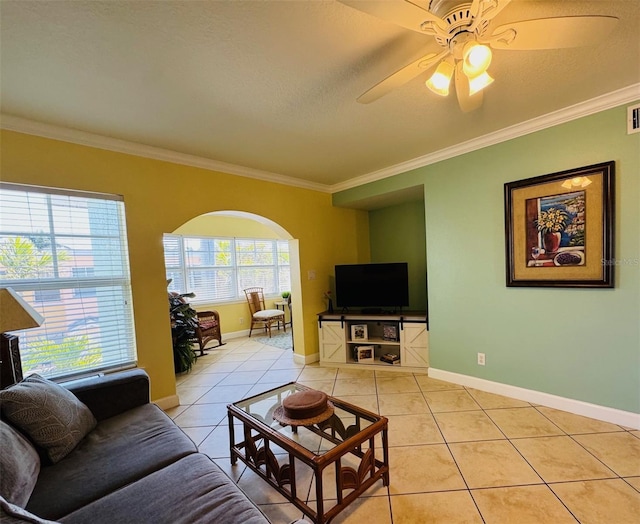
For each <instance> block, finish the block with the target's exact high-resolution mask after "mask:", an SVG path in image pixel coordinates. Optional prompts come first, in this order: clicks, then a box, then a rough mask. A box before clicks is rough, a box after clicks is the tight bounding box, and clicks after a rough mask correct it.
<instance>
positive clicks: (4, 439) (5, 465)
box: [0, 420, 40, 507]
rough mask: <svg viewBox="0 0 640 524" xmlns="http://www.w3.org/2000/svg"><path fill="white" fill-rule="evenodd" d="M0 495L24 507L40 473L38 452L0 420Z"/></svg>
mask: <svg viewBox="0 0 640 524" xmlns="http://www.w3.org/2000/svg"><path fill="white" fill-rule="evenodd" d="M0 442H1V443H2V453H0V495H1V496H3V497H4V498H5V499H7V501H9V502H11V503H12V504H17V505H18V506H21V507H25V506H26V505H27V502H28V501H29V497H30V496H31V493H32V492H33V487H34V486H35V485H36V480H38V473H40V457H39V456H38V452H37V451H36V450H35V448H34V447H33V446H32V445H31V443H30V442H28V441H27V439H26V438H24V437H23V436H22V435H20V433H18V432H17V431H16V430H15V429H13V428H12V427H11V426H10V425H9V424H6V423H5V422H3V421H1V420H0Z"/></svg>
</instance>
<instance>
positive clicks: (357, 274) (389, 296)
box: [336, 262, 409, 312]
mask: <svg viewBox="0 0 640 524" xmlns="http://www.w3.org/2000/svg"><path fill="white" fill-rule="evenodd" d="M336 305H337V306H338V307H341V308H362V309H364V310H372V311H373V312H375V311H377V310H393V311H397V310H399V309H401V308H402V307H404V306H408V305H409V271H408V264H407V263H406V262H393V263H387V264H344V265H337V266H336Z"/></svg>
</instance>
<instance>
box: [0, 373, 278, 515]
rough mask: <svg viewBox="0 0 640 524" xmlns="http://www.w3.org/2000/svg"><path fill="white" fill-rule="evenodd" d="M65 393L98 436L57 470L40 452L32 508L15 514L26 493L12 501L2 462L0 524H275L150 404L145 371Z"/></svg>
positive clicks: (86, 438)
mask: <svg viewBox="0 0 640 524" xmlns="http://www.w3.org/2000/svg"><path fill="white" fill-rule="evenodd" d="M66 387H67V389H68V390H70V391H71V392H72V393H73V394H74V395H75V396H76V397H77V399H79V400H80V401H81V402H82V403H84V404H85V405H86V406H87V407H88V408H89V409H90V411H91V413H92V414H93V416H94V417H95V421H93V422H92V423H93V425H92V426H91V427H93V429H91V430H90V431H89V432H88V434H86V436H84V437H83V438H81V440H80V442H79V443H78V444H77V445H76V446H75V447H73V449H72V451H70V452H69V453H68V454H67V455H66V456H64V458H62V459H60V460H59V461H57V462H56V463H54V464H50V463H49V464H47V458H46V455H44V454H43V453H42V450H39V451H40V458H41V460H40V463H41V465H40V467H39V472H37V471H35V472H34V473H35V474H37V480H36V481H35V486H34V487H33V491H32V493H31V495H30V496H28V495H27V496H28V501H27V503H26V506H25V505H23V504H22V505H21V504H18V505H17V506H16V505H15V501H12V500H10V499H11V497H12V496H13V498H14V499H16V498H17V499H20V498H21V496H22V495H24V494H25V493H24V491H21V490H22V489H27V488H22V487H20V486H18V487H17V488H16V487H15V486H14V487H13V489H14V491H13V493H11V492H10V491H11V490H10V489H9V488H6V487H5V484H6V483H7V482H9V480H8V479H10V478H11V477H12V473H13V472H12V471H8V470H7V469H8V468H10V467H11V466H10V465H8V463H7V462H6V461H4V459H3V461H4V462H3V468H5V471H2V472H0V474H2V475H3V480H2V481H1V483H2V485H3V491H6V493H0V494H1V495H2V497H3V499H2V503H1V504H0V508H1V511H0V522H2V523H5V522H7V523H9V522H46V520H50V521H56V522H63V523H69V524H85V523H91V524H100V523H105V524H118V523H136V524H142V523H153V524H160V523H167V524H169V523H170V524H176V523H189V524H191V523H199V522H203V523H204V522H207V523H221V524H224V523H229V524H232V523H233V524H236V523H243V524H264V523H268V522H269V521H268V520H267V518H266V517H265V515H264V514H263V513H262V512H261V511H260V510H259V509H258V508H257V506H255V505H254V504H253V503H252V502H251V501H250V500H249V499H248V498H247V497H246V495H245V494H244V493H243V492H242V491H241V490H240V489H239V488H238V487H237V486H236V484H235V483H234V482H233V481H232V480H231V479H230V478H229V477H227V475H226V474H225V473H224V472H223V471H222V470H221V469H220V468H219V467H218V466H217V465H216V464H215V463H214V462H212V461H211V460H210V459H209V458H208V457H207V456H205V455H203V454H201V453H198V450H197V448H196V446H195V444H194V443H193V442H192V441H191V440H190V439H189V437H187V436H186V435H185V433H184V432H183V431H182V430H181V429H180V428H179V427H177V426H176V425H175V424H174V423H173V421H172V420H171V419H170V418H169V417H168V416H167V415H166V414H165V413H164V412H162V411H161V410H160V409H159V408H158V407H157V406H155V405H154V404H151V403H150V402H149V378H148V376H147V374H146V373H145V372H144V371H142V370H139V369H136V370H132V371H125V372H120V373H115V374H112V375H107V376H103V377H96V378H91V379H87V380H82V381H78V382H76V383H74V384H73V385H68V386H66ZM5 391H6V390H5ZM2 393H4V391H3V392H2ZM65 393H66V392H65ZM0 398H2V413H3V419H4V420H3V421H1V422H0V424H3V425H4V426H2V429H3V434H4V435H6V434H7V433H6V432H7V431H15V427H9V426H14V425H12V424H9V423H8V421H7V418H8V417H7V416H6V411H5V407H6V406H5V397H0ZM74 401H75V399H74ZM20 439H21V440H20V442H22V443H23V444H24V442H26V440H24V439H22V438H21V437H20ZM5 440H6V442H3V451H2V454H3V455H5V457H8V456H9V455H8V454H13V456H14V457H16V456H19V453H21V452H24V451H23V450H18V449H17V448H16V449H14V450H12V449H7V448H6V447H5V446H8V445H9V444H8V442H9V440H10V439H5ZM29 445H31V443H29ZM23 447H24V446H23ZM36 448H37V447H36ZM26 452H27V453H29V452H30V451H29V450H28V449H27V450H26ZM7 460H10V459H7ZM25 462H27V461H24V460H23V461H22V462H21V461H17V462H16V463H17V464H23V463H25ZM49 462H50V461H49ZM20 467H22V466H20ZM34 469H37V468H34ZM23 477H24V476H23ZM16 489H17V491H15V490H16ZM5 499H6V500H5ZM12 502H13V503H14V504H11V503H12ZM21 507H24V509H25V510H26V512H29V513H26V512H25V511H21V509H20V508H21ZM40 519H42V520H40Z"/></svg>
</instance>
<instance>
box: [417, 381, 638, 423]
mask: <svg viewBox="0 0 640 524" xmlns="http://www.w3.org/2000/svg"><path fill="white" fill-rule="evenodd" d="M429 376H430V377H431V378H436V379H439V380H446V381H447V382H453V383H454V384H460V385H461V386H468V387H471V388H475V389H479V390H480V391H487V392H489V393H495V394H497V395H504V396H506V397H511V398H515V399H518V400H524V401H525V402H531V403H534V404H540V405H542V406H547V407H550V408H555V409H560V410H562V411H568V412H570V413H575V414H576V415H582V416H584V417H589V418H595V419H597V420H602V421H604V422H610V423H611V424H618V425H620V426H624V427H627V428H634V429H640V413H632V412H631V411H623V410H621V409H615V408H609V407H606V406H600V405H598V404H590V403H589V402H583V401H581V400H574V399H570V398H565V397H559V396H557V395H551V394H549V393H543V392H541V391H535V390H533V389H525V388H521V387H518V386H511V385H509V384H502V383H500V382H492V381H491V380H485V379H483V378H478V377H472V376H469V375H461V374H459V373H452V372H451V371H444V370H442V369H435V368H429Z"/></svg>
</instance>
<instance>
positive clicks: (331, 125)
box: [0, 0, 640, 185]
mask: <svg viewBox="0 0 640 524" xmlns="http://www.w3.org/2000/svg"><path fill="white" fill-rule="evenodd" d="M578 14H606V15H612V16H617V17H619V18H620V19H621V20H620V23H619V24H618V26H617V28H616V30H615V32H614V33H613V34H612V35H611V36H610V38H609V39H607V40H606V41H604V42H600V43H599V44H597V45H594V46H591V47H588V48H579V49H562V50H550V51H526V52H525V51H518V52H514V51H495V53H494V60H493V64H492V66H491V72H492V75H493V76H494V78H495V79H496V81H495V82H494V84H493V85H491V86H490V87H489V88H488V89H487V90H486V92H485V101H484V105H483V106H482V107H481V108H480V109H479V110H477V111H475V112H472V113H462V112H461V111H460V110H459V109H458V106H457V102H456V99H455V95H453V96H449V97H448V98H441V97H437V96H436V95H433V94H432V93H431V92H430V91H428V90H427V89H426V88H425V86H424V81H425V80H426V78H425V77H418V78H416V79H415V80H413V81H412V82H410V83H408V84H407V85H405V86H403V87H401V88H399V89H397V90H396V91H394V92H392V93H391V94H389V95H387V96H386V97H383V98H382V99H380V100H378V101H377V102H374V103H372V104H369V105H361V104H358V103H356V101H355V100H356V98H357V97H358V96H359V95H360V94H361V93H363V92H364V91H366V90H367V89H368V88H370V87H371V86H373V85H374V84H376V83H377V82H379V81H380V80H382V79H383V78H385V77H386V76H388V75H389V74H390V73H392V72H394V71H395V70H397V69H399V68H400V67H402V66H404V65H406V64H407V63H409V62H411V61H412V60H415V59H417V58H418V57H420V56H422V55H423V54H425V53H426V52H427V51H429V50H436V49H438V48H437V46H436V44H435V42H434V41H433V39H432V38H431V37H427V36H424V35H420V34H417V33H413V32H411V31H408V30H406V29H402V28H400V27H398V26H395V25H393V24H391V23H388V22H385V21H382V20H379V19H377V18H374V17H372V16H370V15H367V14H364V13H362V12H359V11H357V10H355V9H352V8H350V7H348V6H345V5H343V4H340V3H337V2H335V1H328V0H327V1H298V2H275V1H250V2H245V1H175V0H163V1H138V0H132V1H119V0H109V1H94V0H90V1H87V0H73V1H67V0H58V1H23V0H20V1H6V0H3V1H1V3H0V23H1V27H0V30H1V41H0V44H1V57H0V58H1V63H0V66H1V90H2V91H1V94H2V100H1V102H2V106H1V110H2V113H3V114H5V115H13V116H17V117H22V118H26V119H30V120H35V121H38V122H43V123H46V124H53V125H56V126H62V127H66V128H71V129H76V130H80V131H85V132H90V133H95V134H99V135H104V136H107V137H113V138H119V139H123V140H128V141H132V142H136V143H139V144H146V145H150V146H155V147H159V148H165V149H168V150H171V151H176V152H180V153H186V154H190V155H196V156H200V157H203V158H206V159H212V160H217V161H222V162H227V163H231V164H236V165H240V166H246V167H249V168H254V169H259V170H263V171H267V172H273V173H278V174H282V175H286V176H290V177H295V178H299V179H303V180H306V181H311V182H317V183H321V184H328V185H334V184H338V183H342V182H345V181H347V180H349V179H351V178H354V177H357V176H361V175H363V174H367V173H370V172H374V171H377V170H380V169H383V168H385V167H387V166H392V165H395V164H398V163H401V162H404V161H407V160H410V159H413V158H416V157H420V156H423V155H427V154H429V153H432V152H435V151H438V150H441V149H443V148H447V147H451V146H453V145H455V144H458V143H460V142H464V141H467V140H470V139H473V138H476V137H480V136H483V135H486V134H488V133H491V132H494V131H497V130H500V129H503V128H506V127H508V126H511V125H514V124H517V123H519V122H523V121H526V120H529V119H531V118H534V117H537V116H540V115H545V114H547V113H550V112H553V111H557V110H559V109H562V108H564V107H567V106H570V105H573V104H576V103H579V102H583V101H585V100H589V99H592V98H594V97H597V96H600V95H603V94H606V93H610V92H612V91H615V90H618V89H620V88H624V87H627V86H630V85H632V84H637V83H638V82H640V39H639V38H638V33H637V31H638V27H639V26H640V2H639V1H638V0H615V1H593V0H590V1H569V0H553V1H550V0H549V1H547V0H513V1H512V2H511V4H510V5H509V6H508V7H507V8H506V9H505V10H504V11H503V12H502V13H501V14H500V15H499V16H498V18H496V20H495V21H494V22H495V25H496V26H497V25H499V24H502V23H505V22H507V21H512V20H519V19H526V18H541V17H548V16H564V15H578Z"/></svg>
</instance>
